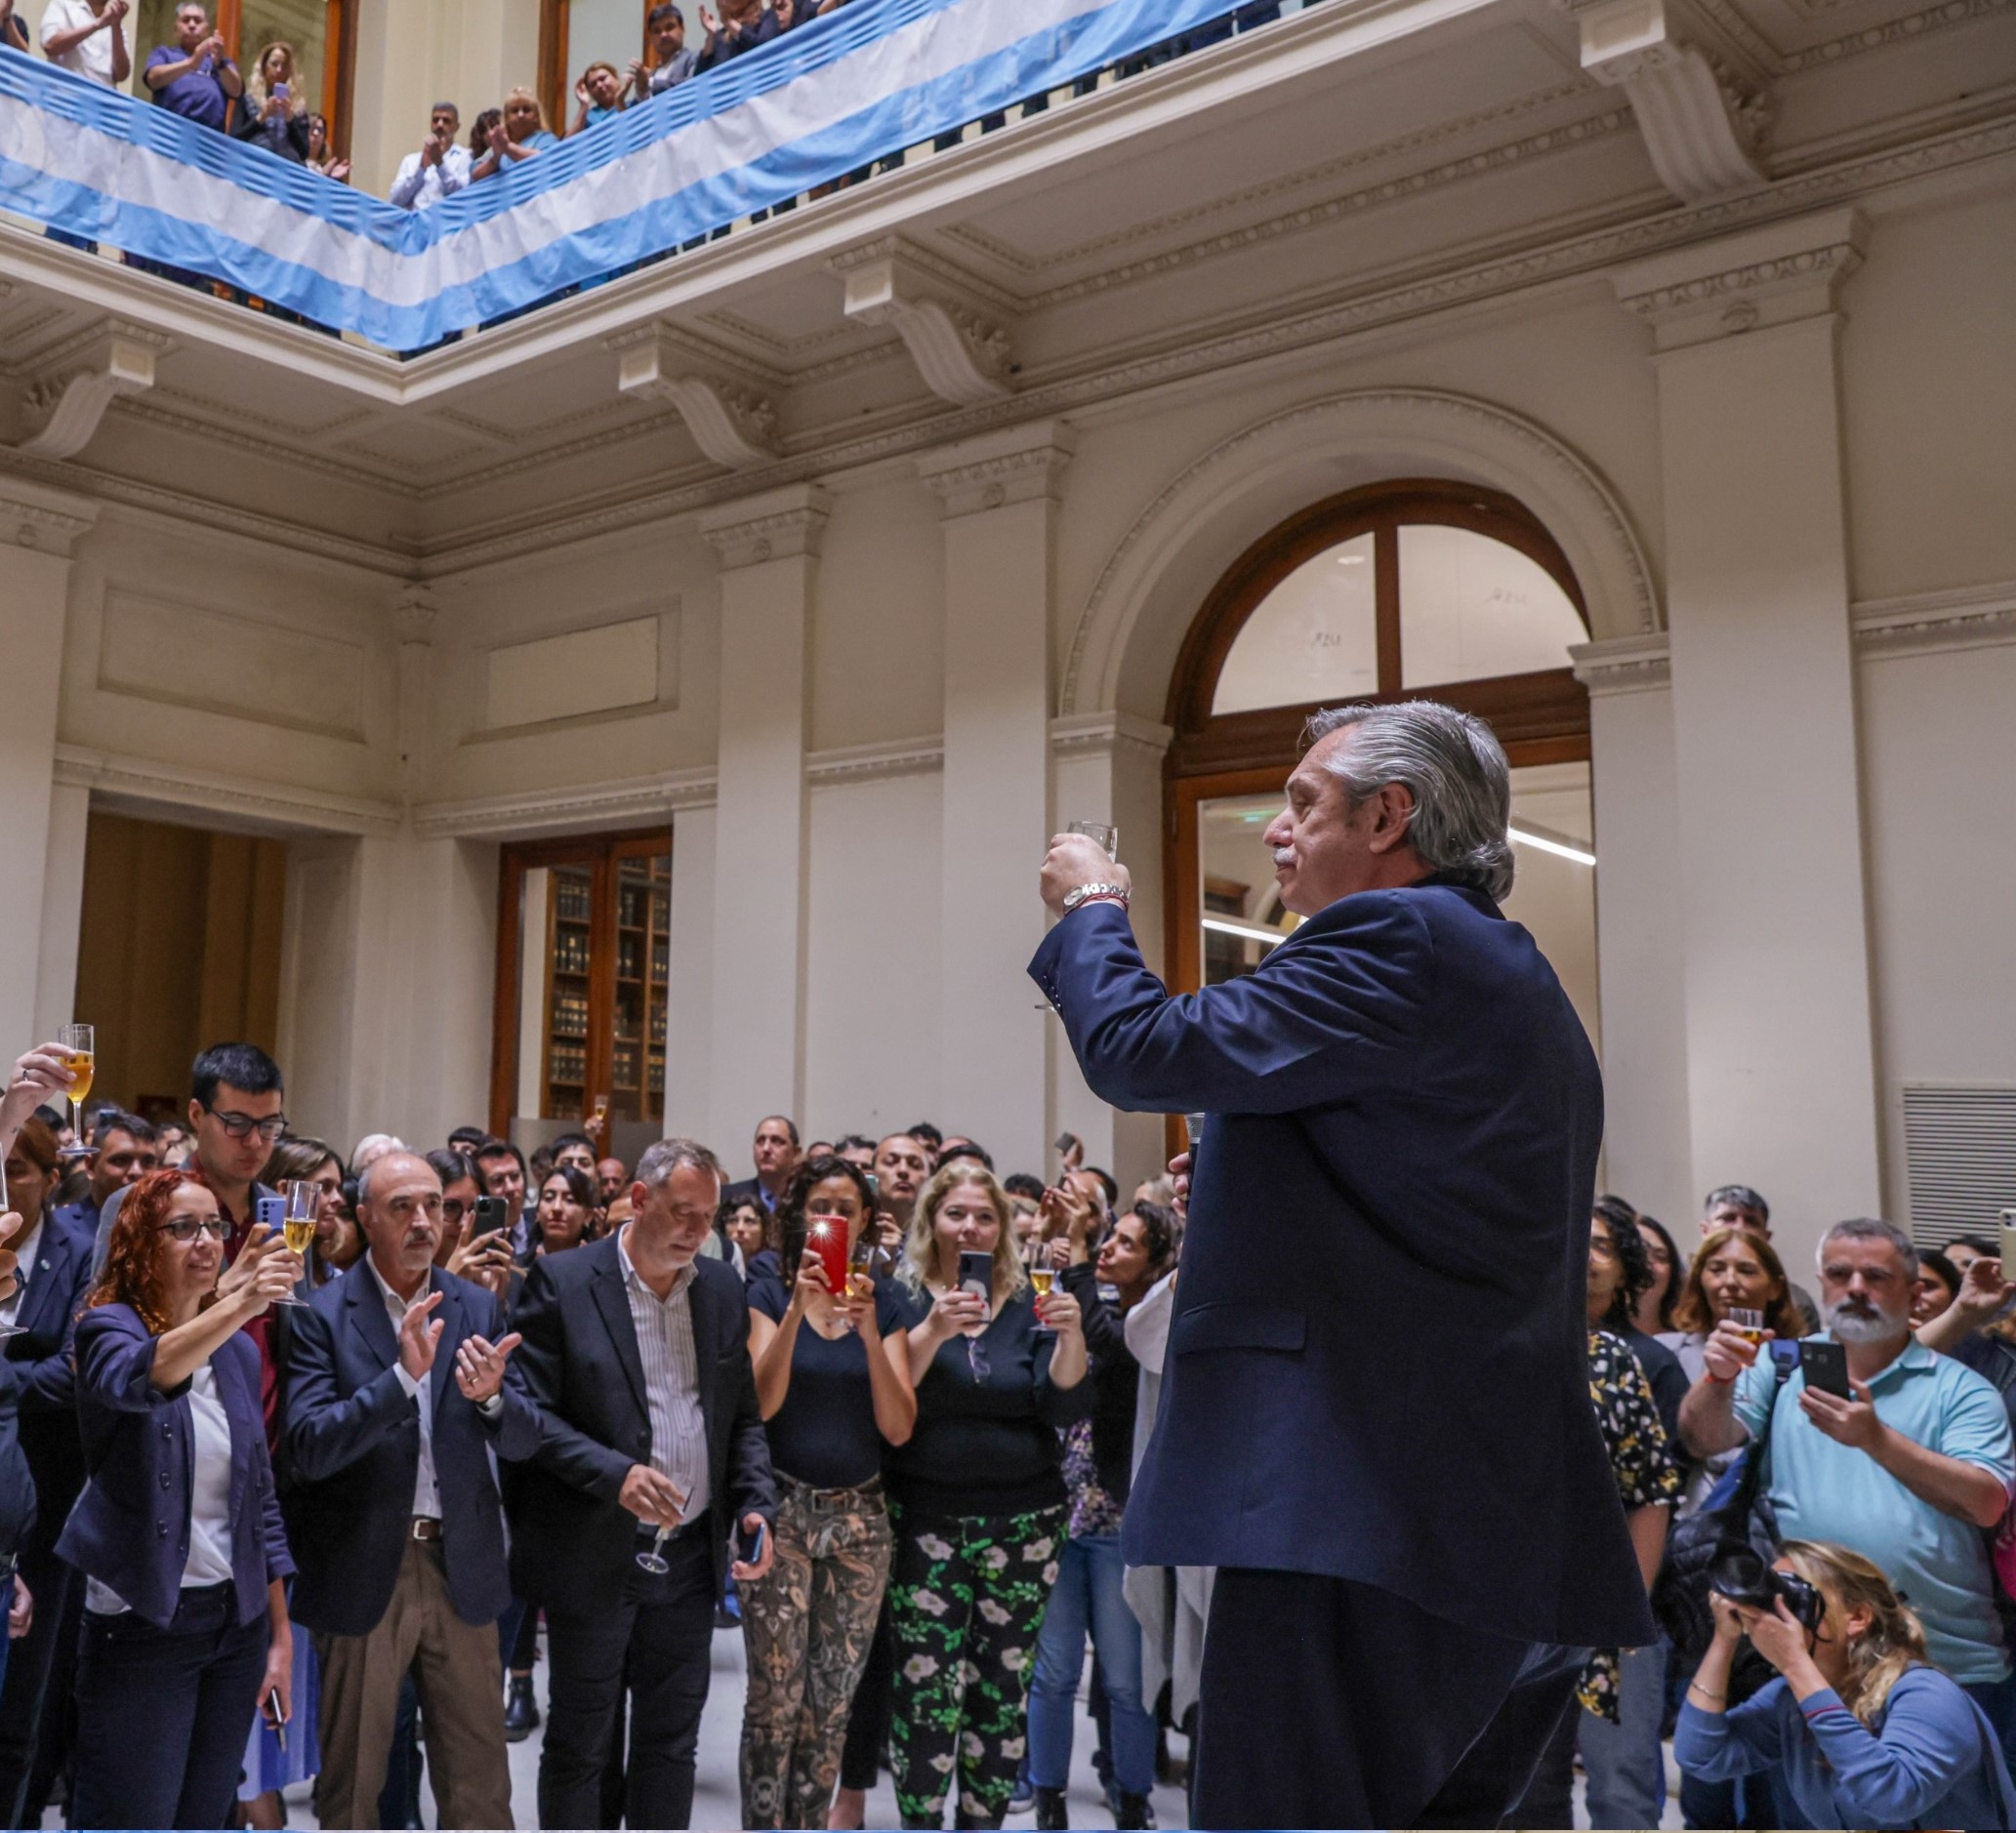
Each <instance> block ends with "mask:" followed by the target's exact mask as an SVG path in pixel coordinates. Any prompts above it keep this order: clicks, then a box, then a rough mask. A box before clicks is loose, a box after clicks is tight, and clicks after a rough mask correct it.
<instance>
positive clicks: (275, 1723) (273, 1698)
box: [241, 1687, 287, 1750]
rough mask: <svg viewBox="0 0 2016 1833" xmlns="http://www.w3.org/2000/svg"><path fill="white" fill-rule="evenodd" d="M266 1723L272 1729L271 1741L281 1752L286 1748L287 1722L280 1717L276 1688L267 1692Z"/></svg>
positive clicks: (278, 1691)
mask: <svg viewBox="0 0 2016 1833" xmlns="http://www.w3.org/2000/svg"><path fill="white" fill-rule="evenodd" d="M241 1696H242V1695H241ZM264 1710H265V1712H266V1722H267V1725H269V1726H270V1727H272V1732H273V1740H274V1742H276V1743H277V1744H278V1745H279V1746H280V1748H281V1749H282V1750H285V1749H286V1748H287V1721H286V1720H285V1719H283V1718H282V1717H281V1716H280V1690H279V1689H278V1688H277V1687H272V1688H268V1689H267V1696H266V1703H265V1707H264Z"/></svg>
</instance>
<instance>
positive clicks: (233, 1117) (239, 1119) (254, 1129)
mask: <svg viewBox="0 0 2016 1833" xmlns="http://www.w3.org/2000/svg"><path fill="white" fill-rule="evenodd" d="M204 1112H205V1113H206V1114H208V1115H209V1116H210V1118H211V1119H212V1120H215V1121H216V1122H217V1123H218V1125H220V1126H222V1127H223V1128H224V1130H225V1131H226V1132H227V1133H228V1134H230V1136H231V1137H232V1138H233V1139H244V1138H246V1137H248V1136H249V1135H251V1134H253V1133H257V1134H258V1135H259V1136H260V1138H261V1139H262V1140H264V1141H265V1142H266V1144H267V1145H268V1146H270V1145H271V1144H272V1143H273V1141H274V1140H276V1139H278V1138H279V1137H280V1135H281V1134H282V1133H284V1132H285V1131H286V1130H287V1117H286V1116H285V1115H284V1114H268V1115H267V1116H266V1118H265V1119H264V1120H254V1119H253V1118H252V1116H251V1115H249V1114H233V1113H225V1112H223V1111H221V1110H219V1109H217V1108H206V1109H205V1110H204Z"/></svg>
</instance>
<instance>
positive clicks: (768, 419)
mask: <svg viewBox="0 0 2016 1833" xmlns="http://www.w3.org/2000/svg"><path fill="white" fill-rule="evenodd" d="M612 345H613V346H614V347H615V348H616V350H617V358H618V368H617V376H616V388H617V392H618V393H620V394H622V395H623V396H625V397H626V398H627V399H629V400H633V401H647V400H659V401H669V402H670V403H671V404H672V405H673V406H674V407H676V408H677V409H678V410H679V416H680V418H681V419H682V420H684V422H685V424H686V430H687V431H688V432H689V433H691V434H692V435H693V443H694V444H695V445H697V446H698V447H699V448H700V450H701V451H702V452H703V453H704V454H705V455H706V456H707V457H708V458H709V459H711V460H712V461H713V462H714V463H715V464H717V465H720V466H721V467H723V468H726V469H728V470H748V469H750V468H753V467H756V466H760V465H767V464H768V463H770V461H771V460H773V459H774V458H776V456H777V413H776V409H775V408H773V407H772V406H771V405H770V402H769V398H768V397H767V396H766V395H761V394H759V393H757V392H756V390H755V389H753V388H750V387H743V386H742V385H741V380H740V378H739V377H736V376H733V375H732V374H731V373H729V372H728V371H727V369H726V366H725V365H722V364H717V366H716V367H715V369H714V370H713V372H712V373H711V374H710V373H708V371H706V370H705V369H698V368H695V367H694V365H693V359H692V354H691V350H690V346H688V345H686V343H685V342H684V341H683V340H679V339H677V338H675V337H673V336H672V335H670V334H669V333H668V332H667V331H666V330H665V329H664V327H662V326H651V327H648V328H647V329H646V330H645V331H644V332H643V333H642V334H641V335H638V336H632V337H628V338H625V339H623V340H621V341H620V342H619V341H616V340H612Z"/></svg>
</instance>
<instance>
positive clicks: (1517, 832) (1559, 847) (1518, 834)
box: [1505, 828, 1596, 866]
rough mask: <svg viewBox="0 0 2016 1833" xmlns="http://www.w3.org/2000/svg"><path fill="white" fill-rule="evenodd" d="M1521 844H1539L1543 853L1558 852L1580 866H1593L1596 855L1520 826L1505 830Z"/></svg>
mask: <svg viewBox="0 0 2016 1833" xmlns="http://www.w3.org/2000/svg"><path fill="white" fill-rule="evenodd" d="M1505 832H1506V833H1507V834H1509V835H1511V836H1512V838H1513V839H1515V840H1517V841H1518V842H1519V844H1520V845H1521V846H1537V847H1539V848H1540V850H1541V851H1542V852H1543V853H1558V854H1560V856H1561V857H1562V858H1563V859H1572V860H1574V861H1575V863H1576V864H1577V865H1578V866H1593V865H1594V864H1595V863H1596V856H1595V854H1593V853H1590V852H1586V851H1584V849H1583V848H1582V847H1580V846H1568V845H1565V844H1564V843H1563V842H1562V841H1560V840H1545V839H1543V838H1542V837H1541V836H1540V835H1537V834H1528V833H1526V832H1525V831H1524V830H1523V829H1520V828H1507V829H1506V830H1505Z"/></svg>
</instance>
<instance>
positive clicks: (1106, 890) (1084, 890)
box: [1064, 884, 1127, 914]
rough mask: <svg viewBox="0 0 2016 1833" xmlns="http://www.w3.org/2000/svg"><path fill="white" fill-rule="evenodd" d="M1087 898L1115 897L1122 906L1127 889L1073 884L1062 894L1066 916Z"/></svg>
mask: <svg viewBox="0 0 2016 1833" xmlns="http://www.w3.org/2000/svg"><path fill="white" fill-rule="evenodd" d="M1089 897H1116V898H1118V899H1119V900H1120V901H1121V903H1122V904H1125V903H1126V902H1127V887H1126V886H1125V885H1120V884H1074V885H1073V886H1072V887H1071V888H1070V890H1068V891H1066V892H1065V893H1064V909H1065V911H1066V913H1067V914H1068V913H1069V912H1071V911H1075V910H1076V909H1077V908H1078V907H1079V905H1081V904H1083V903H1084V902H1085V901H1086V899H1087V898H1089Z"/></svg>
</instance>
